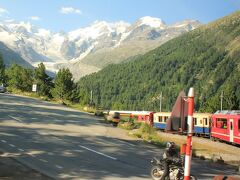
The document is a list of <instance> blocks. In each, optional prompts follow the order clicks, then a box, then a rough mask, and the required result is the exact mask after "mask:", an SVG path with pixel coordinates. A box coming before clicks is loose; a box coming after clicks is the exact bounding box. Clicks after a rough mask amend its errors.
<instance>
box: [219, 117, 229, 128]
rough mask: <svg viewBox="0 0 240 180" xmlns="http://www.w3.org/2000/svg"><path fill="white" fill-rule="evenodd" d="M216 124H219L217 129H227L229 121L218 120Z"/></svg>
mask: <svg viewBox="0 0 240 180" xmlns="http://www.w3.org/2000/svg"><path fill="white" fill-rule="evenodd" d="M216 124H217V128H222V129H227V119H224V118H217V119H216Z"/></svg>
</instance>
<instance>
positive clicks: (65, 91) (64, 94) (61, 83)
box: [52, 68, 75, 101]
mask: <svg viewBox="0 0 240 180" xmlns="http://www.w3.org/2000/svg"><path fill="white" fill-rule="evenodd" d="M54 82H55V87H54V89H53V90H52V96H53V97H54V98H57V99H61V100H62V101H63V100H72V95H73V89H74V86H75V85H74V82H73V76H72V73H71V72H70V70H69V69H68V68H67V69H65V68H63V69H60V70H59V71H58V73H57V75H56V77H55V81H54Z"/></svg>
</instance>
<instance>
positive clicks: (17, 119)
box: [8, 115, 22, 122]
mask: <svg viewBox="0 0 240 180" xmlns="http://www.w3.org/2000/svg"><path fill="white" fill-rule="evenodd" d="M8 116H9V117H10V118H12V119H14V120H16V121H19V122H22V120H21V119H19V118H17V117H14V116H10V115H8Z"/></svg>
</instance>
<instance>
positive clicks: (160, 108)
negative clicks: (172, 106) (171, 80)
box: [159, 91, 162, 112]
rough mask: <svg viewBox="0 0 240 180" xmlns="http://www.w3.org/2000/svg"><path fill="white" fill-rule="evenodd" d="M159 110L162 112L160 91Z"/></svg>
mask: <svg viewBox="0 0 240 180" xmlns="http://www.w3.org/2000/svg"><path fill="white" fill-rule="evenodd" d="M159 111H160V112H162V91H161V94H160V97H159Z"/></svg>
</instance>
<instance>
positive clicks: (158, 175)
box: [150, 166, 166, 180]
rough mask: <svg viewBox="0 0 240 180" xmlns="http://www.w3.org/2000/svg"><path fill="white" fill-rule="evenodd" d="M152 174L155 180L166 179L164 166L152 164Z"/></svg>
mask: <svg viewBox="0 0 240 180" xmlns="http://www.w3.org/2000/svg"><path fill="white" fill-rule="evenodd" d="M150 174H151V177H152V178H153V179H154V180H165V179H166V178H164V177H163V174H164V168H163V167H161V166H152V168H151V172H150Z"/></svg>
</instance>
